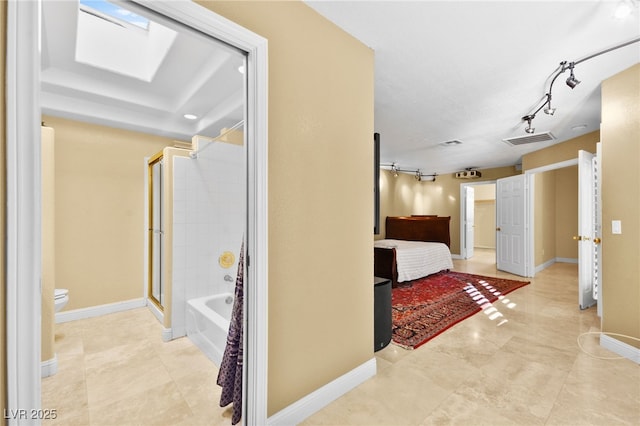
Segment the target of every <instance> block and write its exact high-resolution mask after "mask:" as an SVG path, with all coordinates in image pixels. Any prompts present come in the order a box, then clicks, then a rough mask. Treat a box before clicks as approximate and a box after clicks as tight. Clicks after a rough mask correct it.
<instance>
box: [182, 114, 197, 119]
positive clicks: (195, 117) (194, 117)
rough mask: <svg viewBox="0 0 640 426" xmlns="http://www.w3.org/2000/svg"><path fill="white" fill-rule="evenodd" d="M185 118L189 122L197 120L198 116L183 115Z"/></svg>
mask: <svg viewBox="0 0 640 426" xmlns="http://www.w3.org/2000/svg"><path fill="white" fill-rule="evenodd" d="M183 117H184V118H186V119H187V120H197V119H198V116H197V115H195V114H185V115H183Z"/></svg>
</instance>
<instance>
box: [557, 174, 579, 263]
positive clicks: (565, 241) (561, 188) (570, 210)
mask: <svg viewBox="0 0 640 426" xmlns="http://www.w3.org/2000/svg"><path fill="white" fill-rule="evenodd" d="M555 175H556V194H555V195H556V211H555V224H556V257H558V258H563V259H578V242H577V241H575V240H574V239H573V236H574V235H578V166H572V167H565V168H563V169H558V170H556V171H555Z"/></svg>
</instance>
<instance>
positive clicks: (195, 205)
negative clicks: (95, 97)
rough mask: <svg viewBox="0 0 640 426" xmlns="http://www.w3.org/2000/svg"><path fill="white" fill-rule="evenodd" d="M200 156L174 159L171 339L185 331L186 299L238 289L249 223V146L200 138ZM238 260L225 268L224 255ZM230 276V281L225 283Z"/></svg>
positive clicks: (231, 291)
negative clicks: (247, 168) (242, 249)
mask: <svg viewBox="0 0 640 426" xmlns="http://www.w3.org/2000/svg"><path fill="white" fill-rule="evenodd" d="M198 151H199V153H198V155H197V158H195V159H192V158H190V157H175V158H174V160H173V166H174V169H173V173H174V176H173V247H172V250H173V262H172V263H173V275H172V290H171V298H172V299H171V307H172V313H171V328H172V333H173V335H172V337H174V338H175V337H178V336H181V335H184V332H185V330H184V327H185V303H186V301H187V300H189V299H193V298H196V297H201V296H207V295H212V294H219V293H226V292H230V293H233V290H234V288H235V278H236V272H237V267H238V259H239V256H240V246H241V244H242V237H243V232H244V229H245V227H246V188H245V180H246V178H245V177H246V172H245V165H244V147H243V146H242V145H236V144H232V143H226V142H202V141H201V142H199V143H198ZM226 251H229V252H231V253H233V255H234V258H235V261H234V262H233V264H232V265H231V266H229V267H228V268H223V267H222V266H221V265H220V263H219V259H220V256H221V255H222V254H223V253H224V252H226ZM225 275H228V276H229V277H230V279H231V280H230V281H225V279H224V277H225Z"/></svg>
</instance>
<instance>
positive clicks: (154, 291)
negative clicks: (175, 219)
mask: <svg viewBox="0 0 640 426" xmlns="http://www.w3.org/2000/svg"><path fill="white" fill-rule="evenodd" d="M147 173H148V174H147V181H148V185H149V188H148V196H149V200H148V204H147V205H148V210H149V211H148V213H149V217H148V223H149V230H148V237H147V239H148V243H149V247H148V253H149V262H148V265H147V268H148V269H147V283H148V289H147V293H148V295H149V300H150V301H151V302H152V303H153V304H154V305H155V307H157V308H158V309H159V310H160V311H163V310H164V308H163V305H162V303H163V301H164V300H163V299H164V297H163V288H162V286H163V277H162V256H163V252H164V247H163V246H164V238H163V234H164V232H163V222H162V202H163V197H162V194H163V184H162V177H163V176H162V175H163V155H162V152H159V153H157V154H156V155H154V156H153V157H151V158H150V159H149V162H148V166H147Z"/></svg>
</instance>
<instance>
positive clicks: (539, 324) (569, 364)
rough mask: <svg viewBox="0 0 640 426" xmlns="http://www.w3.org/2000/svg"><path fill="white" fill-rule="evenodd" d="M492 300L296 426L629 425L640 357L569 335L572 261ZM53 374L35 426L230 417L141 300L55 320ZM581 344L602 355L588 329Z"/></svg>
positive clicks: (577, 323) (209, 379) (592, 326)
mask: <svg viewBox="0 0 640 426" xmlns="http://www.w3.org/2000/svg"><path fill="white" fill-rule="evenodd" d="M494 256H495V254H494V252H493V251H487V250H476V255H475V256H474V258H473V259H471V260H469V261H460V260H455V261H454V268H455V270H458V271H463V272H471V273H476V274H482V275H489V276H503V277H510V278H514V279H522V278H520V277H514V276H511V275H509V274H506V273H503V272H500V271H497V270H496V269H495V263H494ZM507 298H509V300H510V301H511V302H515V303H516V306H515V307H514V308H513V309H509V308H507V307H506V305H504V304H503V306H500V305H499V304H498V305H497V307H498V308H499V309H500V311H501V312H502V313H503V315H504V318H506V319H507V320H508V322H507V323H504V324H502V325H501V326H499V327H498V326H497V321H491V320H490V319H489V318H488V317H487V316H486V315H484V314H482V313H479V314H477V315H475V316H473V317H471V318H468V319H466V320H465V321H463V322H461V323H460V324H457V325H456V326H454V327H452V328H451V329H449V330H447V331H446V332H445V333H443V334H441V335H440V336H438V337H436V338H435V339H433V340H432V341H430V342H428V343H427V344H425V345H423V346H421V347H420V348H418V349H417V350H414V351H408V350H404V349H401V348H399V347H397V346H394V345H389V346H388V347H387V348H385V349H383V350H382V351H379V352H377V353H376V359H377V363H378V374H377V375H376V376H375V377H373V378H372V379H370V380H368V381H367V382H365V383H364V384H362V385H360V386H359V387H358V388H356V389H354V390H353V391H351V392H349V393H348V394H346V395H344V396H342V397H340V398H338V399H337V400H336V401H335V402H333V403H332V404H330V405H329V406H327V407H325V408H324V409H323V410H321V411H319V412H318V413H316V414H314V415H313V416H311V417H310V418H308V419H307V420H306V421H305V422H303V425H394V426H396V425H433V424H461V425H482V424H486V425H498V424H526V425H589V424H595V425H612V424H630V425H637V424H640V367H639V366H638V365H637V364H635V363H633V362H631V361H629V360H626V359H622V360H615V361H605V360H600V359H596V358H592V357H590V356H589V355H587V354H585V353H583V352H582V351H581V350H580V349H579V348H578V346H577V344H576V339H577V336H578V335H579V334H580V333H583V332H586V331H594V330H595V331H597V330H599V327H600V320H599V318H598V317H597V315H596V310H595V309H593V308H592V309H588V310H586V311H580V310H579V309H578V302H577V298H578V296H577V265H574V264H563V263H557V264H554V265H552V266H551V267H549V268H547V269H545V270H544V271H542V272H540V273H539V274H538V275H537V276H536V277H535V279H533V280H532V283H531V284H530V285H528V286H526V287H523V288H521V289H518V290H516V291H514V292H512V293H510V294H509V295H507ZM56 327H57V328H56V351H57V356H58V361H59V372H58V374H56V375H54V376H52V377H49V378H46V379H43V381H42V388H43V394H42V406H43V408H55V409H56V410H57V413H58V418H57V419H56V420H55V421H46V422H44V423H43V424H44V425H53V424H62V425H91V426H93V425H118V426H120V425H178V426H181V425H184V426H187V425H189V426H197V425H218V424H226V425H228V424H230V411H229V410H228V409H222V408H219V407H218V406H217V405H218V404H217V402H218V400H219V397H220V388H219V387H218V386H216V385H215V378H216V376H217V369H216V367H215V366H214V365H213V364H212V363H211V362H210V361H209V360H208V359H207V358H206V357H205V356H204V355H203V354H202V353H201V352H200V351H199V350H198V349H197V348H196V347H195V346H193V345H192V344H191V342H190V341H189V340H188V339H186V338H183V339H178V340H175V341H172V342H168V343H163V342H162V341H161V339H160V333H161V327H160V325H159V324H158V321H157V320H156V319H155V318H154V317H153V315H152V314H151V313H150V312H149V311H148V310H147V309H146V308H143V309H136V310H132V311H127V312H122V313H118V314H112V315H107V316H104V317H99V318H92V319H88V320H82V321H75V322H70V323H64V324H58V325H57V326H56ZM584 346H585V347H586V348H587V350H589V351H591V352H593V354H595V355H598V356H611V355H612V354H611V353H610V352H608V351H606V350H605V349H603V348H601V347H599V345H598V344H597V342H596V340H595V339H594V338H592V337H587V338H585V339H584Z"/></svg>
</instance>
